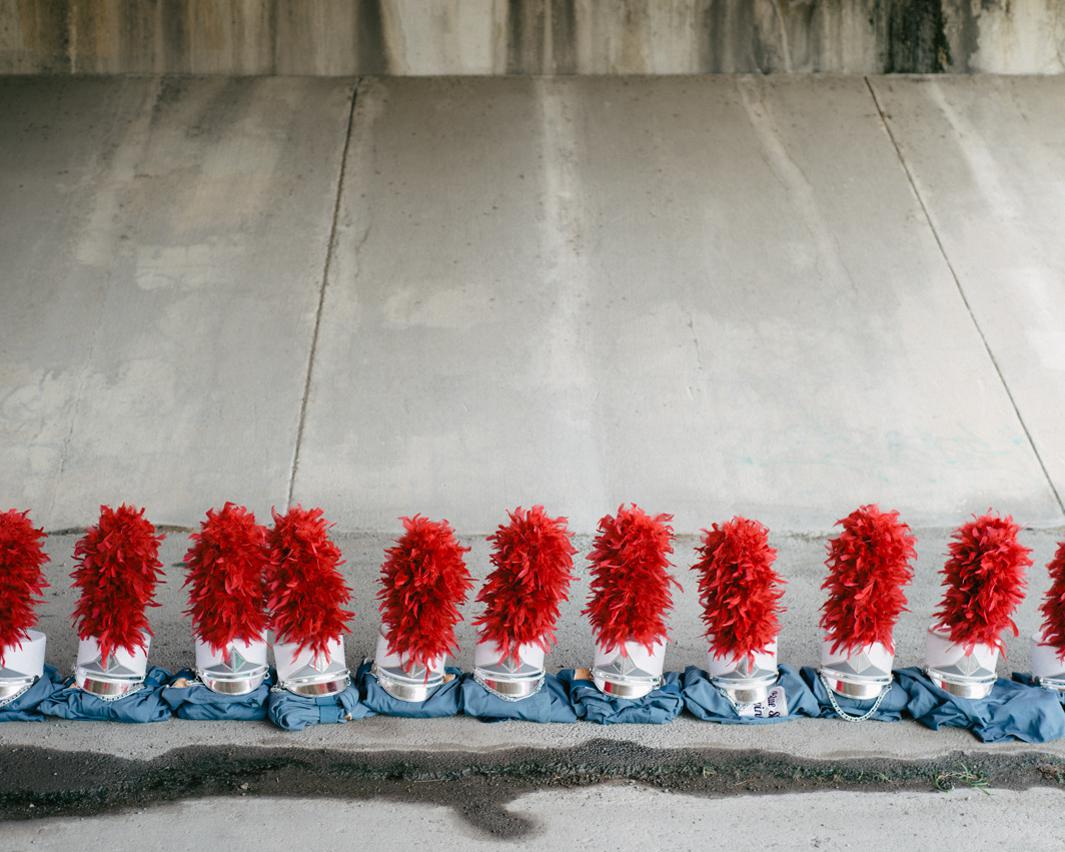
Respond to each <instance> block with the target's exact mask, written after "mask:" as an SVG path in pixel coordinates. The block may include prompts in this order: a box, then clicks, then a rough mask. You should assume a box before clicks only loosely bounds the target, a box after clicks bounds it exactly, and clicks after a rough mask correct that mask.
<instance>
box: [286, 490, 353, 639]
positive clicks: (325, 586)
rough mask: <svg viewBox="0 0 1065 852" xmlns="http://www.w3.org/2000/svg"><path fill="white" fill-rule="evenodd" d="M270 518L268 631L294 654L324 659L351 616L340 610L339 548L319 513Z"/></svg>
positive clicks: (298, 509)
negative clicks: (307, 652)
mask: <svg viewBox="0 0 1065 852" xmlns="http://www.w3.org/2000/svg"><path fill="white" fill-rule="evenodd" d="M273 517H274V526H273V528H272V529H270V531H269V532H268V533H267V536H266V538H267V544H268V545H269V548H270V561H269V563H268V565H267V569H266V601H267V607H268V608H269V609H270V612H271V617H270V626H271V627H272V628H273V631H274V636H275V638H276V640H277V641H278V642H281V643H294V644H295V645H296V648H297V652H300V651H303V650H304V649H305V648H310V649H311V652H312V653H313V654H315V655H319V654H324V653H326V652H327V651H328V650H329V645H330V643H332V642H336V640H337V639H339V638H340V637H341V636H343V635H344V634H345V633H347V632H349V628H348V626H347V624H346V622H347V620H348V619H349V618H351V617H352V616H354V614H355V613H353V612H350V611H349V610H346V609H344V608H343V604H346V603H347V602H348V601H350V600H351V590H350V589H349V588H348V586H347V584H346V583H345V582H344V578H343V577H342V576H341V574H340V570H339V569H340V566H341V565H343V564H344V562H343V560H342V559H341V557H340V548H339V547H337V546H336V544H335V543H334V542H333V540H332V539H330V538H329V528H330V526H331V524H330V523H329V522H328V521H327V520H326V519H325V513H324V512H323V511H322V510H321V509H318V508H315V509H304V508H303V507H302V506H293V507H292V508H291V509H289V510H288V512H287V513H285V514H284V515H281V514H278V512H277V511H276V510H275V511H274V512H273Z"/></svg>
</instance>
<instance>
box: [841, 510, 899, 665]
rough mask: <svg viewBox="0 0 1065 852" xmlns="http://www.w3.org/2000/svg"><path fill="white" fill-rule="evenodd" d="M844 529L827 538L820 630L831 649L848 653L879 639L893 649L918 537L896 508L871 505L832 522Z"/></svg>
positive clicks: (890, 649) (891, 650)
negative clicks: (829, 643)
mask: <svg viewBox="0 0 1065 852" xmlns="http://www.w3.org/2000/svg"><path fill="white" fill-rule="evenodd" d="M836 526H841V527H843V531H842V532H841V533H840V534H839V535H838V536H836V537H835V538H834V539H831V540H830V541H829V542H828V558H827V559H826V560H825V565H827V566H828V577H826V578H825V581H824V582H823V583H822V584H821V588H822V589H825V590H826V591H827V592H828V598H827V600H826V601H825V603H824V606H822V607H821V613H822V615H821V629H822V630H824V631H825V633H826V634H827V636H828V638H829V639H830V641H831V642H832V648H831V652H832V653H833V654H837V653H839V651H840V649H843V651H844V653H847V654H851V653H854V652H856V651H858V650H859V649H861V648H865V647H867V646H868V645H872V644H874V643H879V644H881V645H883V646H884V647H885V648H887V649H888V651H890V652H891V653H892V654H893V653H895V643H894V638H893V634H894V630H895V623H896V622H897V621H898V620H899V616H900V615H901V614H902V613H903V612H905V611H906V595H905V594H903V591H902V587H903V586H905V585H906V584H907V583H909V582H910V581H911V580H912V579H913V568H912V567H911V563H912V562H913V560H914V559H915V558H916V556H917V550H916V547H915V545H916V543H917V539H916V538H915V537H914V535H913V533H912V532H911V531H910V528H909V526H908V525H907V524H905V523H903V522H902V521H901V520H899V513H898V512H882V511H880V509H879V507H877V506H875V505H870V506H862V507H860V508H858V509H855V510H854V511H853V512H851V513H850V514H849V515H847V517H845V518H843V520H840V521H836Z"/></svg>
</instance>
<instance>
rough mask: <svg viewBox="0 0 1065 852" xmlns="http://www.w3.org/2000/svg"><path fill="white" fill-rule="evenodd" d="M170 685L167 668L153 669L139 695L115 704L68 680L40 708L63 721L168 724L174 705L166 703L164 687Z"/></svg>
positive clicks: (70, 679)
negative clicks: (166, 722) (171, 708)
mask: <svg viewBox="0 0 1065 852" xmlns="http://www.w3.org/2000/svg"><path fill="white" fill-rule="evenodd" d="M169 682H170V673H169V672H167V671H166V669H161V668H159V667H158V666H152V667H151V668H150V669H149V670H148V674H147V676H146V677H145V678H144V684H143V686H141V688H140V689H138V690H137V691H136V692H131V693H129V694H128V695H124V696H123V697H122V698H119V699H116V700H114V701H105V700H104V699H102V698H100V697H98V696H96V695H93V694H92V693H91V692H86V691H85V690H83V689H79V688H78V687H76V686H74V678H68V679H67V681H66V682H65V684H64V685H63V687H62V688H61V689H57V690H56V691H55V692H53V693H52V694H51V695H50V696H48V697H47V698H46V699H44V701H42V702H41V703H40V704H39V705H38V706H37V709H38V710H40V712H42V713H44V715H46V716H58V717H59V718H60V719H75V720H95V721H101V722H132V723H139V722H165V721H166V720H167V719H169V718H170V706H169V705H168V704H167V703H166V702H165V701H163V687H164V686H165V685H166V684H167V683H169Z"/></svg>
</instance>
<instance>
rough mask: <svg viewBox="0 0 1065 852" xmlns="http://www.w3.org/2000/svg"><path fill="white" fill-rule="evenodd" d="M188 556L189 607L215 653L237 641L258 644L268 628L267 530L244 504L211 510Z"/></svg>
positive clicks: (195, 627) (195, 625)
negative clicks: (266, 603)
mask: <svg viewBox="0 0 1065 852" xmlns="http://www.w3.org/2000/svg"><path fill="white" fill-rule="evenodd" d="M191 538H192V545H191V546H190V547H189V550H188V553H186V554H185V565H186V566H187V568H188V578H187V579H186V580H185V585H186V586H188V587H189V608H188V609H187V610H186V611H185V614H186V615H189V616H191V617H192V627H193V630H194V632H195V633H196V635H197V636H198V637H199V638H200V639H202V640H203V641H204V642H206V643H207V644H208V645H210V646H211V650H212V651H214V652H215V653H219V652H222V653H224V652H225V649H226V648H227V647H228V646H229V644H230V643H231V642H234V641H238V640H239V641H241V642H256V641H260V640H261V639H262V638H263V632H264V631H265V630H266V612H265V609H264V602H265V598H266V585H265V575H264V572H265V570H266V563H267V562H268V561H269V558H270V551H269V550H268V549H267V547H266V528H265V527H263V526H262V525H261V524H257V523H256V522H255V515H253V514H252V513H251V512H249V511H248V510H247V509H246V508H245V507H244V506H237V505H236V504H234V503H228V502H227V503H226V504H225V505H224V506H223V507H222V508H221V509H208V510H207V518H206V519H205V520H204V521H203V523H201V524H200V530H199V532H195V533H193V534H192V536H191Z"/></svg>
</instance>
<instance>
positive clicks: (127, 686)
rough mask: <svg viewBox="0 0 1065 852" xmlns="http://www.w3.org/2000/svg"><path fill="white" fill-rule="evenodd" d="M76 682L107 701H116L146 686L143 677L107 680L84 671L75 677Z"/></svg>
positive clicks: (80, 686) (81, 687)
mask: <svg viewBox="0 0 1065 852" xmlns="http://www.w3.org/2000/svg"><path fill="white" fill-rule="evenodd" d="M74 682H75V683H76V684H77V685H78V687H79V688H80V689H83V690H85V691H86V692H88V693H91V694H92V695H95V696H96V697H97V698H102V699H104V700H105V701H114V700H116V699H118V698H124V697H125V696H127V695H129V694H130V693H133V692H136V691H137V690H138V689H140V688H141V687H142V686H144V679H143V678H136V679H133V680H130V679H125V680H122V679H119V678H116V679H114V680H112V679H106V680H105V679H104V678H101V677H98V676H94V675H90V674H88V673H82V674H81V675H80V676H79V677H77V678H75V679H74Z"/></svg>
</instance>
